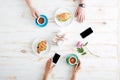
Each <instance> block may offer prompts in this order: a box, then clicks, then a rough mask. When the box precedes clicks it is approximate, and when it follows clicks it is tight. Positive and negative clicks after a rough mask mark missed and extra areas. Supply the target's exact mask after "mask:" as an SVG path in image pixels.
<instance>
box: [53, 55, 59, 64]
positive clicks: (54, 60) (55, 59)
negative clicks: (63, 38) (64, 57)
mask: <svg viewBox="0 0 120 80" xmlns="http://www.w3.org/2000/svg"><path fill="white" fill-rule="evenodd" d="M59 58H60V55H59V54H57V53H55V55H54V57H53V63H55V64H56V63H57V62H58V60H59Z"/></svg>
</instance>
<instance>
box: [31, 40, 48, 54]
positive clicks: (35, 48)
mask: <svg viewBox="0 0 120 80" xmlns="http://www.w3.org/2000/svg"><path fill="white" fill-rule="evenodd" d="M43 40H46V39H42V38H37V39H35V40H34V41H33V44H32V50H33V52H34V53H35V54H36V55H44V54H47V53H49V51H50V43H49V41H48V40H46V41H47V48H46V50H45V51H42V52H41V53H38V52H37V47H38V43H39V42H41V41H43Z"/></svg>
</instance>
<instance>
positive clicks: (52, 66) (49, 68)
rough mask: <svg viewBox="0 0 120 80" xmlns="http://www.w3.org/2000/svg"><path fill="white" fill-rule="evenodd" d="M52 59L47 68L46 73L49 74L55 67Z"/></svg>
mask: <svg viewBox="0 0 120 80" xmlns="http://www.w3.org/2000/svg"><path fill="white" fill-rule="evenodd" d="M52 61H53V60H52V58H50V59H49V60H48V61H47V63H46V68H45V73H46V74H49V73H51V71H52V70H53V68H54V67H55V65H52Z"/></svg>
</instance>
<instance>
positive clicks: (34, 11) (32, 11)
mask: <svg viewBox="0 0 120 80" xmlns="http://www.w3.org/2000/svg"><path fill="white" fill-rule="evenodd" d="M30 11H31V14H32V16H33V17H34V18H37V17H39V12H38V11H37V10H36V9H35V8H33V7H31V8H30Z"/></svg>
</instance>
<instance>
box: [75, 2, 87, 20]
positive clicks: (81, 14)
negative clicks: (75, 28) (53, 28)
mask: <svg viewBox="0 0 120 80" xmlns="http://www.w3.org/2000/svg"><path fill="white" fill-rule="evenodd" d="M84 4H85V1H84V0H79V5H78V7H77V9H76V12H75V17H77V21H78V22H83V21H84V20H85V7H84Z"/></svg>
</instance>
